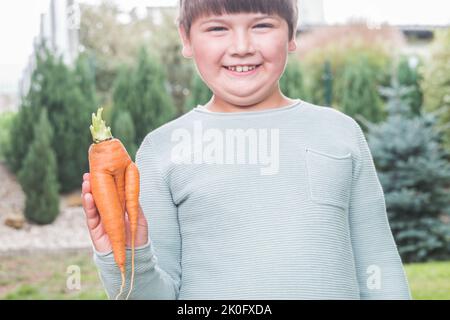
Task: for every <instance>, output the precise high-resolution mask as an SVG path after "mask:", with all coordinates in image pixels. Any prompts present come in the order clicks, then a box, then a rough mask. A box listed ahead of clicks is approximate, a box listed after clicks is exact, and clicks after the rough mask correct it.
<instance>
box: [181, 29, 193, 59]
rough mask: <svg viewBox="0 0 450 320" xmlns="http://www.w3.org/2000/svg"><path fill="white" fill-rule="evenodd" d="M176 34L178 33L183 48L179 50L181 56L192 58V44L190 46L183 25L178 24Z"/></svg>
mask: <svg viewBox="0 0 450 320" xmlns="http://www.w3.org/2000/svg"><path fill="white" fill-rule="evenodd" d="M178 34H179V35H180V39H181V41H182V43H183V49H182V51H181V54H182V55H183V57H185V58H188V59H189V58H192V46H191V42H190V40H189V38H188V36H187V34H186V32H185V30H184V27H183V26H179V27H178Z"/></svg>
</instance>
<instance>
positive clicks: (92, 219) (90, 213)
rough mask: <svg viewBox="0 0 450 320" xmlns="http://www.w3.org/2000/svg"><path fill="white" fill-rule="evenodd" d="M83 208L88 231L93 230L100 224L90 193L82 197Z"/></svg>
mask: <svg viewBox="0 0 450 320" xmlns="http://www.w3.org/2000/svg"><path fill="white" fill-rule="evenodd" d="M83 208H84V213H85V214H86V219H87V224H88V227H89V229H91V230H93V229H95V228H96V227H97V226H98V225H99V223H100V215H99V214H98V211H97V207H96V206H95V202H94V198H93V197H92V194H91V193H86V194H85V195H84V196H83Z"/></svg>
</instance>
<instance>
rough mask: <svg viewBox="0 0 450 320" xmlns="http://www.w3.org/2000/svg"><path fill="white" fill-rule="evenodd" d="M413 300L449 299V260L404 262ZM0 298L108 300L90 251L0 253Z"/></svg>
mask: <svg viewBox="0 0 450 320" xmlns="http://www.w3.org/2000/svg"><path fill="white" fill-rule="evenodd" d="M70 265H76V266H78V267H79V268H80V272H81V289H80V290H69V289H67V286H66V281H67V277H68V276H69V274H67V273H66V272H67V267H68V266H70ZM405 271H406V274H407V277H408V281H409V286H410V288H411V293H412V296H413V299H418V300H424V299H430V300H438V299H439V300H440V299H450V261H448V262H429V263H417V264H409V265H405ZM0 299H9V300H17V299H20V300H30V299H33V300H34V299H36V300H45V299H56V300H66V299H77V300H102V299H107V296H106V293H105V291H104V290H103V286H102V284H101V282H100V279H99V277H98V274H97V269H96V268H95V265H94V263H93V261H92V253H91V252H90V251H76V252H73V251H72V252H58V253H52V254H50V253H34V254H32V255H14V256H12V255H10V256H0Z"/></svg>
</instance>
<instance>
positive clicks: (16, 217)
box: [5, 213, 25, 229]
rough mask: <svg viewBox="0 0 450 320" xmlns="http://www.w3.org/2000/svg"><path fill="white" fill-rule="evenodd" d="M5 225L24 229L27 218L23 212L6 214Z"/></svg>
mask: <svg viewBox="0 0 450 320" xmlns="http://www.w3.org/2000/svg"><path fill="white" fill-rule="evenodd" d="M5 225H7V226H8V227H11V228H14V229H22V228H23V226H24V225H25V218H24V216H23V215H21V214H16V213H11V214H9V215H7V216H6V218H5Z"/></svg>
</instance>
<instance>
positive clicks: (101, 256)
mask: <svg viewBox="0 0 450 320" xmlns="http://www.w3.org/2000/svg"><path fill="white" fill-rule="evenodd" d="M92 250H93V253H94V254H93V256H94V263H95V264H96V266H97V267H98V268H99V269H100V271H101V272H102V273H103V272H105V273H111V274H113V273H114V274H118V275H120V269H119V267H118V266H117V264H116V261H115V260H114V254H113V252H112V250H111V251H109V252H99V251H97V250H96V249H95V247H94V246H92ZM126 258H127V260H126V270H127V273H128V272H131V249H128V248H127V249H126ZM155 264H156V256H155V254H154V251H153V246H152V245H151V242H150V240H148V241H147V243H146V244H145V245H142V246H139V247H136V248H135V249H134V266H135V273H136V274H139V273H143V272H146V271H149V270H150V269H152V268H153V267H154V266H155Z"/></svg>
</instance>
